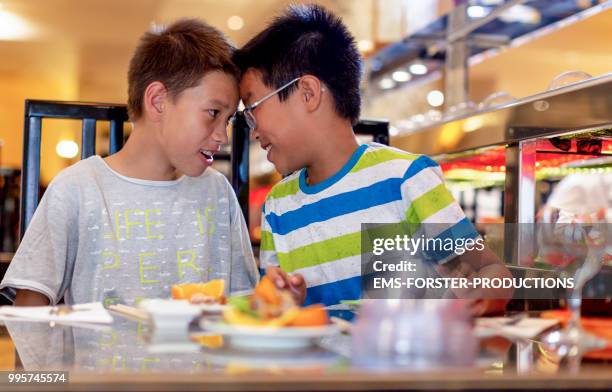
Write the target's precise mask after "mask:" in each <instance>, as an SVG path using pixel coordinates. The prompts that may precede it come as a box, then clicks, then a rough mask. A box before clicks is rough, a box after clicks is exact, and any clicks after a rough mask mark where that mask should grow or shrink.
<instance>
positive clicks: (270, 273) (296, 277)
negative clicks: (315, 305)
mask: <svg viewBox="0 0 612 392" xmlns="http://www.w3.org/2000/svg"><path fill="white" fill-rule="evenodd" d="M266 276H267V277H269V278H270V279H271V280H272V282H274V284H275V285H276V287H278V288H279V289H287V288H288V289H289V291H291V294H293V298H294V299H295V302H297V303H298V305H301V304H303V303H304V300H305V299H306V281H305V280H304V277H303V276H302V275H300V274H291V275H289V274H287V273H286V272H285V271H283V270H282V269H280V268H279V267H268V268H267V269H266Z"/></svg>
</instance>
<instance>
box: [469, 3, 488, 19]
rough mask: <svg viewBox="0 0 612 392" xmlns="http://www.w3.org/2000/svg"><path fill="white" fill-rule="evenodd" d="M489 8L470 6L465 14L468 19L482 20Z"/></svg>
mask: <svg viewBox="0 0 612 392" xmlns="http://www.w3.org/2000/svg"><path fill="white" fill-rule="evenodd" d="M489 12H490V10H489V8H487V7H482V6H480V5H472V6H469V7H468V9H467V14H468V16H469V17H470V18H484V17H485V16H487V15H489Z"/></svg>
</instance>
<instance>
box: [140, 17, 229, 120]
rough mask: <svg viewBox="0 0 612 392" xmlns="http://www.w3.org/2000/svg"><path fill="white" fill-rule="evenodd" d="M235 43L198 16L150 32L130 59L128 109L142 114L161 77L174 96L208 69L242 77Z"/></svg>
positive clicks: (190, 85)
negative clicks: (150, 88)
mask: <svg viewBox="0 0 612 392" xmlns="http://www.w3.org/2000/svg"><path fill="white" fill-rule="evenodd" d="M233 52H234V47H233V46H232V45H231V44H230V43H229V41H228V40H227V38H226V37H225V36H224V35H223V33H221V32H220V31H219V30H217V29H215V28H214V27H212V26H210V25H208V24H206V23H204V22H202V21H200V20H197V19H181V20H178V21H176V22H174V23H173V24H171V25H169V26H168V27H166V28H163V29H162V30H161V31H150V32H146V33H145V34H144V35H143V36H142V37H141V39H140V42H139V44H138V46H137V47H136V50H135V51H134V55H133V57H132V59H131V60H130V68H129V71H128V111H129V113H130V119H131V120H132V121H134V120H137V119H138V118H140V116H142V103H143V99H144V92H145V90H146V88H147V86H148V85H149V84H151V83H152V82H155V81H159V82H161V83H163V84H164V86H166V88H167V89H168V92H169V93H170V96H171V97H176V96H177V95H179V94H180V93H181V92H182V91H184V90H185V89H188V88H190V87H195V86H196V85H197V84H198V82H199V81H200V79H201V78H202V77H203V76H204V75H205V74H206V73H208V72H211V71H223V72H226V73H228V74H230V75H233V76H235V77H236V78H237V79H238V69H237V68H236V66H235V65H234V63H233V62H232V55H233Z"/></svg>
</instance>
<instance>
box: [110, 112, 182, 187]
mask: <svg viewBox="0 0 612 392" xmlns="http://www.w3.org/2000/svg"><path fill="white" fill-rule="evenodd" d="M157 131H158V130H157V129H156V128H155V126H154V124H149V123H147V122H145V121H136V122H135V123H134V124H133V129H132V133H131V134H130V137H129V138H128V140H127V142H126V143H125V145H124V146H123V148H122V149H121V150H120V151H118V152H117V153H116V154H113V155H111V156H109V157H107V158H105V161H106V163H108V165H109V166H110V167H111V168H112V169H113V170H115V171H116V172H118V173H119V174H121V175H124V176H126V177H131V178H138V179H142V180H151V181H172V180H176V179H177V178H179V177H181V175H182V173H179V172H178V171H177V170H176V168H174V167H173V166H172V165H171V163H170V162H169V161H168V160H167V158H166V155H165V154H164V153H163V151H162V149H161V147H160V145H159V143H157Z"/></svg>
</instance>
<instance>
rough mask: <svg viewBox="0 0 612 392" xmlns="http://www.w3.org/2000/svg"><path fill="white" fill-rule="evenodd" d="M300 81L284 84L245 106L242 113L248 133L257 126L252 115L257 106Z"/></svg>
mask: <svg viewBox="0 0 612 392" xmlns="http://www.w3.org/2000/svg"><path fill="white" fill-rule="evenodd" d="M300 79H301V77H298V78H295V79H293V80H292V81H290V82H289V83H287V84H284V85H283V86H281V87H279V88H277V89H276V90H274V91H272V92H271V93H269V94H267V95H266V96H264V97H263V98H261V99H260V100H258V101H255V102H253V103H252V104H250V105H249V106H247V107H246V108H244V110H243V111H242V113H244V118H245V120H246V123H247V125H248V126H249V130H250V131H253V130H254V129H255V127H256V126H257V120H255V115H254V114H253V110H255V108H257V106H259V105H261V103H262V102H264V101H265V100H266V99H268V98H271V97H273V96H275V95H276V94H278V93H280V92H281V91H283V90H284V89H286V88H287V87H289V86H291V85H292V84H293V83H295V82H297V81H298V80H300Z"/></svg>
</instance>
